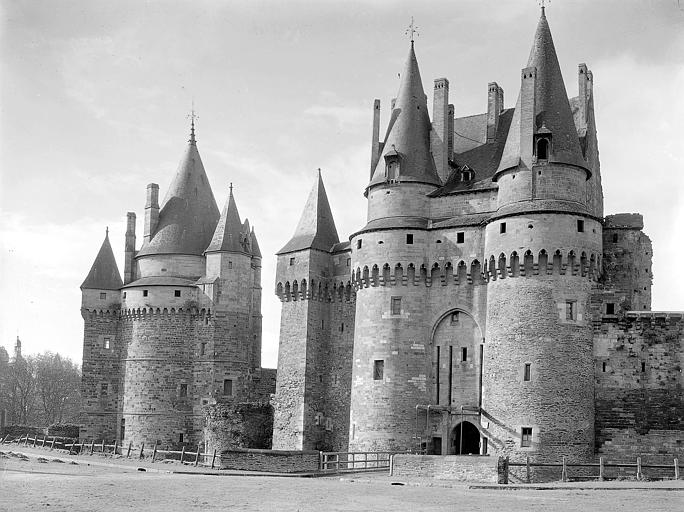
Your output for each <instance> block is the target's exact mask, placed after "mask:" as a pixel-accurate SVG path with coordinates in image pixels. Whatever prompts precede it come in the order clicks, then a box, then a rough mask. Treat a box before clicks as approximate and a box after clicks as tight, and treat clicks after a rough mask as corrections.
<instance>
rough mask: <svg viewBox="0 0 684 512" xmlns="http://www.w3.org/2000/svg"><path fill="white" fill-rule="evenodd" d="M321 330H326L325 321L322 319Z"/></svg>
mask: <svg viewBox="0 0 684 512" xmlns="http://www.w3.org/2000/svg"><path fill="white" fill-rule="evenodd" d="M321 329H325V320H324V319H322V318H321Z"/></svg>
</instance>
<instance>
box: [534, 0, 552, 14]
mask: <svg viewBox="0 0 684 512" xmlns="http://www.w3.org/2000/svg"><path fill="white" fill-rule="evenodd" d="M537 1H538V3H539V5H540V6H541V15H542V17H544V16H546V13H545V9H546V2H549V3H551V0H537Z"/></svg>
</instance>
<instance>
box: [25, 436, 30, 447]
mask: <svg viewBox="0 0 684 512" xmlns="http://www.w3.org/2000/svg"><path fill="white" fill-rule="evenodd" d="M28 436H29V435H28V434H26V441H24V446H28Z"/></svg>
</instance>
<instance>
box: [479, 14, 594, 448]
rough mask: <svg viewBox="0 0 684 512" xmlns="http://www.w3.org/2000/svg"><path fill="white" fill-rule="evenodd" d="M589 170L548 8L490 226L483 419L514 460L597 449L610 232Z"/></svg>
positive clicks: (525, 77) (524, 81)
mask: <svg viewBox="0 0 684 512" xmlns="http://www.w3.org/2000/svg"><path fill="white" fill-rule="evenodd" d="M589 178H590V171H589V170H588V166H587V163H586V162H585V160H584V157H583V154H582V151H581V149H580V144H579V139H578V136H577V132H576V128H575V125H574V122H573V117H572V112H571V110H570V105H569V102H568V100H567V94H566V92H565V87H564V85H563V79H562V77H561V74H560V68H559V66H558V60H557V58H556V54H555V49H554V46H553V40H552V38H551V32H550V30H549V26H548V23H547V21H546V17H545V16H544V13H543V10H542V16H541V19H540V21H539V26H538V28H537V33H536V36H535V41H534V46H533V49H532V53H531V55H530V60H529V62H528V65H527V67H526V68H525V69H523V70H522V76H521V90H520V95H519V97H518V103H517V105H516V108H515V113H514V117H513V120H512V122H511V129H510V132H509V135H508V139H507V141H506V145H505V147H504V151H503V155H502V158H501V163H500V165H499V168H498V171H497V172H496V174H495V176H494V178H493V180H494V181H495V182H497V183H498V185H499V192H498V209H497V211H496V212H495V214H494V215H493V216H492V217H491V218H490V220H489V222H488V224H487V226H486V229H485V255H486V258H487V262H486V263H487V276H488V279H489V282H488V291H487V321H486V324H487V325H486V336H485V339H486V342H485V348H484V372H483V384H482V386H483V396H482V423H483V425H484V426H485V427H486V429H487V431H488V436H489V439H490V445H491V446H493V447H494V448H495V449H496V450H497V451H498V452H499V453H500V454H505V455H510V456H511V458H512V459H517V460H524V459H525V457H526V456H529V457H530V459H531V460H533V461H534V460H546V461H553V462H558V461H560V458H561V456H563V455H565V456H567V457H568V458H569V460H571V461H572V460H586V459H589V458H591V457H592V455H593V450H594V391H593V382H594V377H593V376H594V361H593V344H592V324H591V315H590V311H589V298H590V291H591V288H592V284H593V280H594V279H595V278H596V277H597V275H598V269H599V268H600V261H599V260H600V257H601V248H602V233H601V222H600V219H599V218H596V217H595V216H593V214H592V209H591V208H590V206H591V205H588V204H587V200H586V198H587V193H586V192H587V186H588V185H587V184H588V183H589V181H588V180H589Z"/></svg>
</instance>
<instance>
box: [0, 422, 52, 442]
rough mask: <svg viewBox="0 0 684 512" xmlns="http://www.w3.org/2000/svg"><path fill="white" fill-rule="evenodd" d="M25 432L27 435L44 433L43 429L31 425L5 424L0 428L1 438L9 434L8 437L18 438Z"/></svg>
mask: <svg viewBox="0 0 684 512" xmlns="http://www.w3.org/2000/svg"><path fill="white" fill-rule="evenodd" d="M27 434H28V435H29V436H35V435H38V436H42V435H45V429H43V428H41V427H32V426H30V425H7V426H6V427H4V428H3V429H2V430H0V437H2V438H4V437H5V436H6V435H9V436H10V439H18V438H20V437H22V436H25V435H27Z"/></svg>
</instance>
